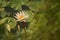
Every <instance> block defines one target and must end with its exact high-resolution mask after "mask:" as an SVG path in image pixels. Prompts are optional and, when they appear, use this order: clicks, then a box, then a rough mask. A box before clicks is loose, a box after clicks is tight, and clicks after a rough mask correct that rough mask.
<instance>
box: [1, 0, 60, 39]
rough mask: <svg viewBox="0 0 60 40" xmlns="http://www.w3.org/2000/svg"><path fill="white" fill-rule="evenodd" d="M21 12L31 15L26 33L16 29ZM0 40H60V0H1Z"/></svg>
mask: <svg viewBox="0 0 60 40" xmlns="http://www.w3.org/2000/svg"><path fill="white" fill-rule="evenodd" d="M21 10H24V11H26V12H27V13H28V14H29V15H30V16H29V19H28V20H27V21H28V22H29V27H28V28H27V29H26V32H25V31H24V30H23V29H21V30H18V29H17V28H16V25H17V23H16V19H15V18H14V15H15V13H17V12H19V11H21ZM32 13H33V15H32ZM6 24H10V27H11V32H8V30H7V26H6ZM0 40H60V0H0Z"/></svg>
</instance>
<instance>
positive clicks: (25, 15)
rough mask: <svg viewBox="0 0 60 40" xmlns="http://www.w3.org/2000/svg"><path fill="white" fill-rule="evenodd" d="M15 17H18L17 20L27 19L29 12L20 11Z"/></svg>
mask: <svg viewBox="0 0 60 40" xmlns="http://www.w3.org/2000/svg"><path fill="white" fill-rule="evenodd" d="M14 17H15V18H16V19H17V21H25V19H27V18H28V14H27V13H26V12H25V11H20V12H17V14H15V16H14Z"/></svg>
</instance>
